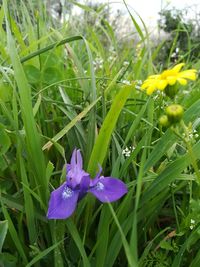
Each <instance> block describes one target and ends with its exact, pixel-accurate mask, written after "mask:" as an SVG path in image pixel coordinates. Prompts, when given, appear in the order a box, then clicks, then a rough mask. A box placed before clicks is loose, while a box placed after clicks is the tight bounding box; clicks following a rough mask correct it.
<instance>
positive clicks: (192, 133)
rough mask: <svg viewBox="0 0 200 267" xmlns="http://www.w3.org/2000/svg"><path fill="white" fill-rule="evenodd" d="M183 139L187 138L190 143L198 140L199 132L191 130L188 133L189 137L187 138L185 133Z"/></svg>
mask: <svg viewBox="0 0 200 267" xmlns="http://www.w3.org/2000/svg"><path fill="white" fill-rule="evenodd" d="M183 137H184V138H187V139H188V141H192V140H194V139H196V138H198V137H199V134H198V132H197V130H195V129H191V130H190V131H189V133H188V135H187V136H186V134H185V133H183Z"/></svg>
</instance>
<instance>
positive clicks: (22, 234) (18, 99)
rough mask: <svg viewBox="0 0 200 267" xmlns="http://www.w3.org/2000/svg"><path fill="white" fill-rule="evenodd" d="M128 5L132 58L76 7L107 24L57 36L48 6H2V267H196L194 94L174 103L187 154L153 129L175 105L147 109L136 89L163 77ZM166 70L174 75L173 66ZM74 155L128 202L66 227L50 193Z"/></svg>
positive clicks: (83, 205)
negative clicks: (187, 135)
mask: <svg viewBox="0 0 200 267" xmlns="http://www.w3.org/2000/svg"><path fill="white" fill-rule="evenodd" d="M124 4H125V6H126V8H127V12H128V13H129V15H130V17H131V22H132V25H130V27H131V26H132V29H134V30H135V31H136V32H137V33H138V36H139V38H140V39H139V44H140V51H139V54H138V51H137V49H136V47H135V48H134V47H133V46H128V45H126V44H124V46H122V47H121V44H120V43H118V40H117V36H116V33H115V31H114V29H113V28H112V26H111V25H110V23H109V21H107V20H106V19H105V18H104V19H103V20H101V19H102V17H101V15H102V13H101V11H102V10H98V11H97V12H96V13H95V11H93V10H92V9H91V8H88V7H86V6H84V5H79V6H80V7H81V8H82V9H83V10H87V12H89V14H91V16H95V18H96V19H97V20H98V21H99V22H101V23H100V24H98V25H92V26H91V25H90V24H89V23H88V24H87V22H86V21H83V22H84V23H85V24H84V27H80V28H79V30H77V29H75V28H74V25H75V21H73V24H70V23H69V24H67V23H66V24H64V25H61V26H59V24H58V23H57V24H56V23H55V21H54V20H53V19H52V18H51V17H50V15H49V14H48V13H47V10H46V7H45V5H44V4H42V2H41V1H38V4H36V6H35V2H32V1H27V4H25V3H24V1H20V3H18V4H17V2H16V1H13V2H12V3H11V4H10V2H9V1H7V0H4V1H3V4H2V6H1V8H0V39H1V44H0V61H1V66H0V71H1V81H0V108H1V113H0V149H1V150H0V167H1V168H0V203H1V208H0V265H1V266H27V267H30V266H59V267H62V266H85V267H89V266H95V267H104V266H109V267H111V266H132V267H145V266H146V267H147V266H148V267H150V266H173V267H178V266H190V267H198V266H199V264H200V252H199V249H198V246H199V230H200V216H199V211H200V208H199V205H200V200H199V197H200V191H199V182H198V177H197V173H196V172H195V171H194V168H195V166H196V168H199V162H198V160H199V158H200V142H199V136H197V134H198V133H199V125H200V124H199V114H200V100H199V95H200V91H199V89H198V88H199V82H198V81H196V82H195V83H193V84H189V85H188V87H187V88H186V90H188V92H189V94H184V92H185V91H184V90H183V91H182V93H180V94H179V95H178V96H177V99H176V101H177V102H179V103H181V104H182V105H183V106H184V108H185V112H184V118H183V120H184V122H185V125H187V126H188V125H189V126H188V129H189V128H191V130H193V131H194V130H195V131H196V135H195V137H194V135H192V137H191V138H192V139H191V140H190V141H189V142H190V146H191V149H190V150H189V149H188V146H187V144H186V143H185V142H184V141H183V139H181V138H180V136H178V135H177V134H176V133H175V132H174V131H173V130H172V129H170V128H169V129H167V130H165V129H161V128H160V126H159V124H158V119H159V117H160V115H161V114H162V112H163V109H164V107H165V106H166V105H167V103H169V102H170V101H169V99H166V98H164V97H163V96H162V95H153V96H151V97H149V96H147V95H146V94H145V93H144V92H142V91H141V90H140V89H138V87H137V83H138V80H143V79H145V78H146V76H147V75H148V74H151V73H152V72H156V70H159V68H160V66H158V65H155V64H153V62H155V60H156V58H157V56H158V55H159V53H161V52H160V51H161V50H160V49H161V48H162V44H161V45H160V46H159V47H158V48H157V49H154V48H153V46H152V44H151V39H150V36H149V33H148V31H147V28H146V27H145V30H143V28H144V26H145V25H144V23H143V21H141V18H140V17H138V16H137V15H136V14H134V13H131V12H132V11H131V10H129V8H128V6H127V5H126V3H125V2H124ZM36 7H37V12H35V8H36ZM140 25H143V26H140ZM82 29H83V31H82ZM81 31H82V32H81ZM177 34H178V31H177ZM175 45H176V40H174V46H175ZM190 45H191V44H190V43H189V42H188V46H189V48H190V49H191V47H190ZM187 58H188V59H189V55H185V61H187ZM99 59H100V61H99ZM101 59H102V60H101ZM166 60H168V63H169V64H170V55H169V59H166ZM125 61H127V62H128V64H124V62H125ZM199 64H200V63H199V60H197V61H196V62H190V65H193V66H194V67H196V68H198V67H199ZM125 80H129V81H131V83H130V84H129V85H127V84H126V82H125ZM179 130H180V129H179ZM180 132H181V130H180ZM181 134H182V132H181ZM126 147H128V148H129V149H130V155H129V157H127V156H126V155H124V153H123V151H124V149H125V148H126ZM74 148H80V149H81V153H82V155H83V158H84V164H85V166H84V167H85V169H87V170H88V171H89V172H90V173H91V175H92V176H95V174H96V172H97V168H98V164H101V165H102V166H103V167H104V175H106V176H113V177H116V178H119V179H121V180H123V181H124V182H125V183H126V184H127V186H128V189H129V192H128V194H127V195H126V196H125V197H123V199H121V200H119V201H117V202H116V203H112V204H111V203H108V204H101V203H99V202H98V201H95V200H94V199H93V198H92V197H91V196H90V195H88V196H87V197H86V198H84V199H83V200H82V201H81V202H80V203H79V205H78V208H77V210H76V211H75V213H74V214H73V216H72V217H71V218H69V219H67V220H63V221H59V220H54V221H52V220H47V218H46V212H47V206H48V200H49V196H50V192H51V191H52V190H53V189H54V188H57V187H58V186H59V185H60V184H61V183H62V182H63V181H64V180H65V175H66V173H65V164H66V162H69V159H70V157H71V153H72V151H73V149H74Z"/></svg>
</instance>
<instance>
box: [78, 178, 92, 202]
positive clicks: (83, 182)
mask: <svg viewBox="0 0 200 267" xmlns="http://www.w3.org/2000/svg"><path fill="white" fill-rule="evenodd" d="M89 185H90V176H89V175H87V176H83V177H82V180H81V183H80V190H79V197H78V200H81V199H82V198H83V197H84V196H85V194H86V193H87V192H88V188H89Z"/></svg>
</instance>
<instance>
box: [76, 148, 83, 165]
mask: <svg viewBox="0 0 200 267" xmlns="http://www.w3.org/2000/svg"><path fill="white" fill-rule="evenodd" d="M76 164H77V165H78V167H79V168H80V169H82V168H83V159H82V156H81V152H80V149H78V150H77V154H76Z"/></svg>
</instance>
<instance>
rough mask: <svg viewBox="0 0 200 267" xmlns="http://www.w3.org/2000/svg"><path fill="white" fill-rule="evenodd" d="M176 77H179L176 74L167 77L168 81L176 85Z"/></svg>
mask: <svg viewBox="0 0 200 267" xmlns="http://www.w3.org/2000/svg"><path fill="white" fill-rule="evenodd" d="M176 79H177V77H176V76H168V77H167V82H168V84H169V85H174V84H175V83H176Z"/></svg>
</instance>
